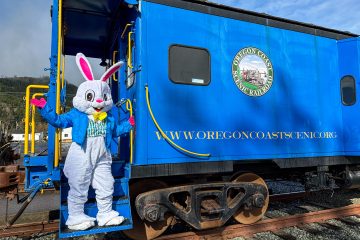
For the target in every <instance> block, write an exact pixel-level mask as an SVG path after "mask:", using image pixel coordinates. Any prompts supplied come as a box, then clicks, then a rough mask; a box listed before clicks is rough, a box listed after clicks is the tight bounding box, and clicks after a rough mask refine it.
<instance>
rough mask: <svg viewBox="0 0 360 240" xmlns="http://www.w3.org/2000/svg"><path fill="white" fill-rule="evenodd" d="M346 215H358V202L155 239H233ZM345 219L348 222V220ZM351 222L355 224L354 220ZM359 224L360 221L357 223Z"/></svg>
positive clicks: (359, 213)
mask: <svg viewBox="0 0 360 240" xmlns="http://www.w3.org/2000/svg"><path fill="white" fill-rule="evenodd" d="M347 216H360V204H353V205H349V206H346V207H340V208H335V209H326V210H320V211H316V212H309V213H304V214H296V215H292V216H285V217H278V218H274V219H265V220H262V221H260V222H257V223H254V224H251V225H244V224H236V225H231V226H227V227H222V228H218V229H212V230H205V231H199V232H186V233H178V234H171V235H167V236H162V237H159V238H156V240H205V239H206V240H219V239H233V238H236V237H251V236H253V235H254V234H256V233H260V232H267V231H270V232H275V234H276V232H277V231H279V230H281V229H284V228H287V227H293V226H300V227H303V228H306V227H304V226H306V225H307V224H309V223H319V222H325V221H326V220H329V219H341V218H344V217H347ZM345 221H347V223H348V224H350V221H348V220H345ZM353 224H356V222H354V223H353ZM358 224H359V225H360V222H359V223H358Z"/></svg>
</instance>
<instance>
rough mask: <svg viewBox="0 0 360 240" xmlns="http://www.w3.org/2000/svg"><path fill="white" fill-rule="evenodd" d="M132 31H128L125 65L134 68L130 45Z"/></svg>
mask: <svg viewBox="0 0 360 240" xmlns="http://www.w3.org/2000/svg"><path fill="white" fill-rule="evenodd" d="M133 33H134V32H129V35H128V59H127V65H128V67H129V68H134V67H133V65H132V46H131V35H132V34H133Z"/></svg>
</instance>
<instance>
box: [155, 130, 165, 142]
mask: <svg viewBox="0 0 360 240" xmlns="http://www.w3.org/2000/svg"><path fill="white" fill-rule="evenodd" d="M155 133H156V136H157V138H158V140H159V141H160V140H161V139H164V138H163V137H162V136H161V134H160V133H159V132H155Z"/></svg>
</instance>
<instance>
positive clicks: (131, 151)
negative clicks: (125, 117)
mask: <svg viewBox="0 0 360 240" xmlns="http://www.w3.org/2000/svg"><path fill="white" fill-rule="evenodd" d="M126 110H128V111H129V112H130V117H132V116H133V108H132V103H131V101H130V99H127V100H126ZM133 142H134V130H132V129H131V130H130V164H132V163H133V152H134V151H133V148H134V146H133V144H134V143H133Z"/></svg>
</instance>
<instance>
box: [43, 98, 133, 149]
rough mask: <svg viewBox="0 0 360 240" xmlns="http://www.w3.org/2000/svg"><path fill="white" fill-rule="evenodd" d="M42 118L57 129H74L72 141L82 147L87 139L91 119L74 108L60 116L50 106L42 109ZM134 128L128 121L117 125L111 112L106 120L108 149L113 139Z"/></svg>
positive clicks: (47, 105)
mask: <svg viewBox="0 0 360 240" xmlns="http://www.w3.org/2000/svg"><path fill="white" fill-rule="evenodd" d="M40 114H41V116H42V117H43V118H44V119H45V120H46V121H47V122H48V123H49V124H51V125H52V126H54V127H56V128H68V127H72V141H73V142H76V143H77V144H79V145H80V146H82V145H83V144H84V142H85V139H86V131H87V127H88V124H89V118H88V116H87V114H86V113H83V112H80V111H79V110H77V109H76V108H72V109H71V110H70V111H69V112H67V113H64V114H61V115H58V114H56V112H55V110H54V109H52V108H51V107H50V106H49V104H46V105H45V107H44V108H42V109H40ZM131 128H132V126H131V125H130V123H129V122H128V121H124V122H122V123H120V124H115V119H114V117H113V116H112V115H111V113H110V111H109V112H108V116H107V118H106V136H105V144H106V148H108V149H110V145H111V139H112V138H115V137H119V136H120V135H123V134H124V133H128V132H129V131H130V130H131Z"/></svg>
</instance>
